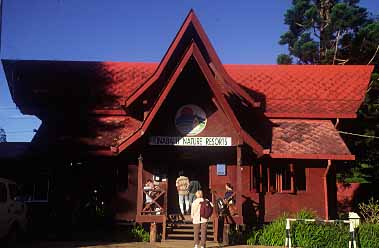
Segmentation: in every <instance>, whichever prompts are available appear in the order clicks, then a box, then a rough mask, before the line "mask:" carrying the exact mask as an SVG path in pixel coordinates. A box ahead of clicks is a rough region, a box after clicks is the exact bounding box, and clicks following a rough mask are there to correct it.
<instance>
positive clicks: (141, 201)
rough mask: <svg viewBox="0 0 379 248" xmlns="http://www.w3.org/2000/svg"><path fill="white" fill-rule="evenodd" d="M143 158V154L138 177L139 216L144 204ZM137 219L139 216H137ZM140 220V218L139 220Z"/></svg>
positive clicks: (140, 158) (140, 157) (139, 161)
mask: <svg viewBox="0 0 379 248" xmlns="http://www.w3.org/2000/svg"><path fill="white" fill-rule="evenodd" d="M142 175H143V158H142V154H140V155H139V157H138V178H137V185H138V186H137V216H138V215H141V211H142V204H143V194H142V192H143V188H142V180H143V176H142ZM136 220H137V218H136ZM137 222H138V220H137Z"/></svg>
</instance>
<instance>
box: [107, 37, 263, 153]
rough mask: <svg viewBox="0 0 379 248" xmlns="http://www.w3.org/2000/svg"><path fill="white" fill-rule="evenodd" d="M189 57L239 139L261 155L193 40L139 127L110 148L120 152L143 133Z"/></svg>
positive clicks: (261, 149)
mask: <svg viewBox="0 0 379 248" xmlns="http://www.w3.org/2000/svg"><path fill="white" fill-rule="evenodd" d="M190 58H194V59H195V61H196V62H197V63H198V65H199V68H200V70H201V72H202V73H203V75H204V76H205V78H206V80H207V82H208V84H209V86H210V88H211V90H212V92H213V93H214V95H215V98H216V100H217V101H218V103H219V105H220V107H221V110H222V111H223V112H224V114H225V115H226V117H227V118H228V119H229V121H230V123H231V124H232V126H233V127H234V129H235V131H236V132H237V133H238V134H239V136H240V138H241V141H240V142H242V141H244V142H246V143H247V144H249V145H250V146H251V147H252V149H253V150H254V152H255V153H256V154H257V156H262V155H263V150H264V149H263V147H262V146H261V145H260V144H258V142H256V141H255V140H254V139H253V138H252V137H251V136H250V135H249V134H248V133H247V132H246V131H245V130H243V128H242V127H241V125H240V123H239V121H238V119H237V117H236V116H235V114H234V112H233V110H232V108H231V106H230V105H229V103H228V101H227V100H226V95H227V94H228V91H227V90H226V89H225V88H223V87H222V86H220V85H221V84H220V82H217V80H216V78H215V76H214V75H213V74H212V72H211V70H210V68H209V66H208V64H207V63H206V61H205V59H204V57H203V55H202V53H201V51H200V49H199V48H198V46H197V45H196V43H195V42H192V43H191V44H190V46H189V48H188V49H187V51H186V53H185V54H184V55H183V57H182V59H181V61H180V63H179V65H178V67H177V68H176V70H175V71H174V72H173V74H172V76H171V78H170V80H169V82H168V83H167V85H166V86H165V88H164V90H163V91H162V92H161V94H160V96H159V98H158V99H157V101H156V102H155V104H154V105H153V109H152V110H151V111H150V112H149V114H148V116H147V117H146V119H145V120H144V122H143V123H142V125H141V127H140V128H139V129H138V130H137V131H136V132H135V133H134V134H133V135H132V136H130V137H129V138H128V139H127V140H125V141H124V142H123V143H122V144H120V145H119V146H114V147H112V150H113V151H114V152H117V153H120V152H122V151H123V150H124V149H126V148H127V147H128V146H129V145H131V144H132V143H134V142H135V141H136V140H137V139H139V138H140V137H141V136H142V135H144V134H145V132H146V130H147V128H148V127H149V126H150V123H151V122H152V121H153V119H154V117H155V115H156V114H157V112H158V110H159V109H160V107H161V106H162V103H163V102H164V101H165V99H166V97H167V95H168V94H169V92H170V91H171V89H172V88H173V86H174V84H175V83H176V81H177V79H178V77H179V75H180V73H181V72H182V70H183V69H184V67H185V66H186V64H187V63H188V61H189V60H190Z"/></svg>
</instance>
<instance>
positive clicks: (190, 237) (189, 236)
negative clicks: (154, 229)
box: [167, 233, 213, 240]
mask: <svg viewBox="0 0 379 248" xmlns="http://www.w3.org/2000/svg"><path fill="white" fill-rule="evenodd" d="M167 239H186V240H193V234H176V233H170V234H167ZM207 240H213V236H212V235H207Z"/></svg>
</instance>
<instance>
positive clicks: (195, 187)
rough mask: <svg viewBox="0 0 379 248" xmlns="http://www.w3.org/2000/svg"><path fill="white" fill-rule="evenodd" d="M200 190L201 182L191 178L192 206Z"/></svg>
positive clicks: (190, 196)
mask: <svg viewBox="0 0 379 248" xmlns="http://www.w3.org/2000/svg"><path fill="white" fill-rule="evenodd" d="M199 190H201V184H200V182H199V181H198V180H191V181H190V184H189V187H188V192H189V203H190V208H191V205H192V203H193V202H194V201H195V199H196V196H195V194H196V192H197V191H199Z"/></svg>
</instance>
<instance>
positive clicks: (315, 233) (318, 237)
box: [247, 210, 350, 248]
mask: <svg viewBox="0 0 379 248" xmlns="http://www.w3.org/2000/svg"><path fill="white" fill-rule="evenodd" d="M315 216H316V215H315V213H314V212H312V211H310V210H301V211H299V212H298V213H297V214H296V215H295V217H296V218H297V219H314V218H315ZM286 218H287V216H286V215H284V216H282V217H280V218H279V219H277V220H275V221H273V222H272V223H270V224H269V225H266V226H264V228H263V229H261V230H258V231H254V232H251V233H250V236H249V239H248V240H247V244H248V245H269V246H283V245H284V241H285V224H286ZM291 237H292V242H293V244H294V245H295V246H299V247H303V248H307V247H312V248H315V247H326V248H332V247H338V248H340V247H345V246H346V245H347V244H348V241H349V237H350V236H349V231H348V226H347V225H343V224H340V225H336V224H321V223H311V222H292V223H291Z"/></svg>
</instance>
